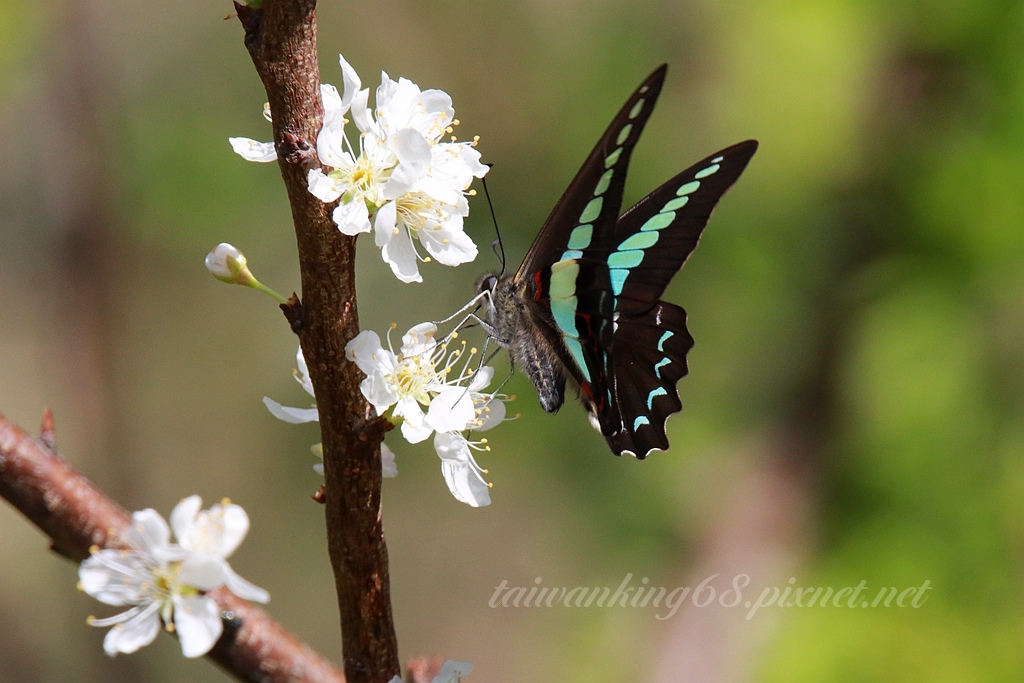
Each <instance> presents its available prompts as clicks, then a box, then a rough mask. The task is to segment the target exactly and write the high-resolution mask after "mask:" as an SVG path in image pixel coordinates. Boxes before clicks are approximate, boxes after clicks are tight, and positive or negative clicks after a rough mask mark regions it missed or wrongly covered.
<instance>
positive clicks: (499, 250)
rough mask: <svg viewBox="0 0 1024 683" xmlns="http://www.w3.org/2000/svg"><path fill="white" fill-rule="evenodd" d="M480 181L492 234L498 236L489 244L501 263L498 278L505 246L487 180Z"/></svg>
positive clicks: (503, 258) (502, 263)
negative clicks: (492, 226)
mask: <svg viewBox="0 0 1024 683" xmlns="http://www.w3.org/2000/svg"><path fill="white" fill-rule="evenodd" d="M493 167H494V164H487V168H493ZM480 181H481V182H482V183H483V184H484V196H485V197H487V206H488V207H490V209H491V222H492V223H494V234H495V235H497V236H498V239H496V240H494V241H493V242H491V249H492V250H493V251H494V255H495V256H497V257H498V260H499V261H501V272H500V273H498V277H501V276H502V275H504V274H505V244H504V243H503V242H502V241H501V230H499V229H498V217H497V216H495V215H494V202H492V201H491V193H490V192H489V191H488V190H487V178H481V179H480Z"/></svg>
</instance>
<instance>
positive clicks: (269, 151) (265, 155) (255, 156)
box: [228, 138, 277, 164]
mask: <svg viewBox="0 0 1024 683" xmlns="http://www.w3.org/2000/svg"><path fill="white" fill-rule="evenodd" d="M228 142H230V143H231V149H233V150H235V154H237V155H239V156H240V157H242V158H243V159H245V160H246V161H255V162H257V163H261V164H266V163H269V162H271V161H277V150H276V149H274V143H273V142H257V141H256V140H252V139H250V138H228Z"/></svg>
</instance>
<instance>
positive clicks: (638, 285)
mask: <svg viewBox="0 0 1024 683" xmlns="http://www.w3.org/2000/svg"><path fill="white" fill-rule="evenodd" d="M666 70H667V65H664V64H663V65H662V66H660V67H658V68H657V69H656V70H655V71H654V72H653V73H652V74H651V75H650V76H648V77H647V79H646V80H645V81H644V82H643V83H642V84H640V87H639V88H637V89H636V91H635V92H634V93H633V94H632V96H630V98H629V99H628V100H627V101H626V103H625V104H624V105H623V106H622V109H620V110H619V113H618V114H616V115H615V118H614V119H613V120H612V122H611V125H609V126H608V129H607V130H606V131H605V132H604V135H602V136H601V139H600V140H599V141H598V143H597V145H596V146H595V147H594V150H593V151H592V152H591V153H590V156H589V157H587V160H586V161H585V162H583V166H582V167H581V168H580V170H579V172H577V174H576V177H575V178H574V179H573V181H572V182H571V183H570V184H569V188H568V189H567V190H566V191H565V193H564V194H563V195H562V198H561V199H559V200H558V203H557V204H556V205H555V208H554V209H553V210H552V211H551V215H550V216H548V219H547V221H545V222H544V226H543V227H542V228H541V230H540V233H539V234H538V235H537V239H536V240H535V241H534V243H533V246H531V247H530V250H529V252H528V253H527V255H526V258H525V259H524V260H523V264H522V266H520V268H519V270H518V271H517V272H516V273H515V275H506V274H501V275H495V274H490V275H485V276H484V277H482V278H480V280H479V281H478V283H477V289H478V293H479V295H480V296H481V297H482V299H483V303H484V305H485V310H486V314H487V322H486V323H485V327H486V330H487V333H488V335H489V336H490V337H491V338H493V339H494V340H495V341H496V342H497V343H498V344H499V345H501V346H503V347H505V348H507V349H508V351H509V355H510V356H511V359H512V364H513V366H514V367H515V366H518V367H519V368H521V369H522V370H523V371H524V372H525V373H526V375H527V376H528V377H529V378H530V380H531V382H532V383H533V385H534V386H535V387H536V389H537V394H538V397H539V398H540V403H541V406H542V407H543V408H544V410H546V411H548V412H550V413H554V412H556V411H557V410H558V409H559V408H560V407H561V405H562V403H563V401H564V398H565V387H566V381H567V380H568V381H569V382H571V384H572V386H574V387H575V388H576V389H577V390H578V394H579V397H580V399H581V400H582V402H583V404H584V406H585V407H586V409H587V410H588V412H589V413H590V421H591V423H592V424H593V425H594V427H595V428H596V429H597V430H599V431H600V432H601V434H602V435H604V438H605V440H606V441H607V442H608V446H609V447H610V448H611V450H612V452H613V453H615V454H616V455H622V454H623V453H629V454H631V455H634V456H636V457H637V458H638V459H643V458H645V457H647V455H649V454H650V452H651V451H652V450H667V449H668V445H669V444H668V436H667V435H666V433H665V422H666V420H667V419H668V416H669V415H671V414H673V413H677V412H679V411H680V410H681V409H682V403H681V402H680V399H679V393H678V391H677V389H676V383H677V382H678V381H679V380H680V379H681V378H682V377H683V376H684V375H685V374H686V373H687V365H686V354H687V352H688V351H689V350H690V348H692V347H693V337H691V336H690V333H689V331H688V330H687V329H686V311H684V310H683V309H682V308H680V307H679V306H676V305H675V304H671V303H667V302H665V301H661V300H660V297H661V295H662V293H663V292H664V291H665V287H666V286H667V285H668V283H669V281H670V280H671V279H672V276H674V275H675V274H676V273H677V272H678V271H679V269H680V268H682V266H683V263H684V262H685V261H686V259H687V257H688V256H689V255H690V252H692V251H693V250H694V248H695V247H696V246H697V241H698V240H699V239H700V236H701V232H703V230H704V226H705V225H706V224H707V222H708V219H709V218H710V216H711V212H712V210H714V208H715V205H716V204H717V203H718V200H719V199H720V198H721V197H722V195H723V194H724V193H725V191H726V190H728V189H729V187H730V186H731V185H732V184H733V183H734V182H736V179H737V178H739V176H740V174H741V173H742V172H743V169H744V168H746V166H747V163H748V162H749V161H750V159H751V157H752V156H753V155H754V152H755V151H756V150H757V141H755V140H747V141H746V142H741V143H739V144H736V145H733V146H732V147H728V148H726V149H723V150H721V151H719V152H715V153H714V154H712V155H711V156H709V157H707V158H705V159H703V160H701V161H699V162H697V163H696V164H694V165H693V166H691V167H690V168H688V169H686V170H685V171H683V172H682V173H679V174H677V175H676V176H674V177H673V178H671V179H670V180H669V181H668V182H666V183H665V184H663V185H662V186H661V187H659V188H658V189H656V190H655V191H654V192H652V193H650V194H649V195H647V196H646V197H644V198H643V199H641V200H640V201H639V202H637V203H636V205H635V206H633V207H632V208H631V209H629V210H627V211H626V212H625V213H623V214H622V215H621V216H620V215H619V209H620V207H621V205H622V193H623V190H624V188H625V182H626V168H627V166H628V165H629V159H630V156H631V155H632V152H633V148H634V147H635V146H636V143H637V141H638V140H639V138H640V133H641V131H642V130H643V127H644V125H645V124H646V123H647V119H648V118H649V117H650V115H651V112H652V110H653V109H654V104H655V102H656V100H657V99H658V94H659V93H660V92H661V87H662V84H663V83H664V80H665V73H666Z"/></svg>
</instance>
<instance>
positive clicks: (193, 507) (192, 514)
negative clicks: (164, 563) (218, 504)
mask: <svg viewBox="0 0 1024 683" xmlns="http://www.w3.org/2000/svg"><path fill="white" fill-rule="evenodd" d="M201 507H203V499H202V498H200V497H199V496H189V497H188V498H182V499H181V500H179V501H178V504H177V505H175V506H174V509H173V510H171V529H173V530H174V537H175V538H177V539H178V541H179V543H180V542H181V541H183V540H185V539H187V538H188V537H189V534H190V533H191V532H192V528H193V526H195V523H196V515H198V514H199V509H200V508H201ZM182 545H183V547H188V546H184V544H182Z"/></svg>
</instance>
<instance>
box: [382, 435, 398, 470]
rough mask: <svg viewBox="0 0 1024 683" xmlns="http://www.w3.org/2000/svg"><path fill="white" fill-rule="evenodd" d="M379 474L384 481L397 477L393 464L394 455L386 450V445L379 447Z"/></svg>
mask: <svg viewBox="0 0 1024 683" xmlns="http://www.w3.org/2000/svg"><path fill="white" fill-rule="evenodd" d="M380 474H381V476H382V477H384V478H385V479H390V478H392V477H397V476H398V466H397V465H396V464H395V454H394V452H393V451H392V450H391V449H390V448H388V445H387V444H386V443H382V444H381V445H380Z"/></svg>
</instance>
